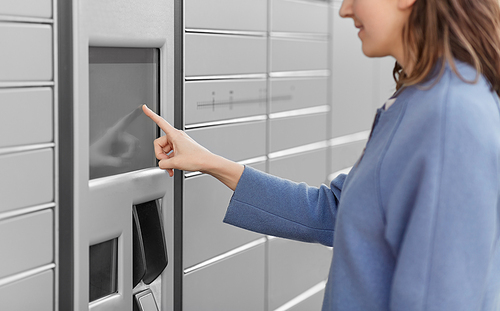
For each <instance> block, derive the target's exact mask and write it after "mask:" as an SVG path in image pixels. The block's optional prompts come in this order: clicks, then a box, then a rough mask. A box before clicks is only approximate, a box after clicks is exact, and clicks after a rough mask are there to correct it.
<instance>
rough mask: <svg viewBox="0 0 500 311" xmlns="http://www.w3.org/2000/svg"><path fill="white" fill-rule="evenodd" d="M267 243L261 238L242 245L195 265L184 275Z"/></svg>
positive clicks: (187, 269) (185, 270) (185, 271)
mask: <svg viewBox="0 0 500 311" xmlns="http://www.w3.org/2000/svg"><path fill="white" fill-rule="evenodd" d="M266 241H267V238H265V237H263V238H260V239H258V240H255V241H253V242H250V243H247V244H245V245H242V246H240V247H237V248H235V249H232V250H230V251H228V252H225V253H224V254H221V255H219V256H215V257H213V258H211V259H209V260H206V261H204V262H202V263H199V264H197V265H194V266H192V267H189V268H186V269H184V275H186V274H190V273H193V272H196V271H197V270H200V269H203V268H205V267H207V266H210V265H212V264H215V263H217V262H220V261H222V260H224V259H227V258H229V257H232V256H234V255H237V254H239V253H242V252H244V251H246V250H249V249H251V248H254V247H256V246H259V245H262V244H264V243H266Z"/></svg>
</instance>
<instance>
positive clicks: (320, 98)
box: [270, 78, 328, 112]
mask: <svg viewBox="0 0 500 311" xmlns="http://www.w3.org/2000/svg"><path fill="white" fill-rule="evenodd" d="M327 91H328V79H327V78H281V79H280V78H272V79H271V96H270V111H271V112H280V111H287V110H293V109H300V108H307V107H314V106H320V105H326V104H328V99H327Z"/></svg>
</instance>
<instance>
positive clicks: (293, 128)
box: [269, 113, 327, 152]
mask: <svg viewBox="0 0 500 311" xmlns="http://www.w3.org/2000/svg"><path fill="white" fill-rule="evenodd" d="M326 122H327V114H326V113H319V114H314V115H305V116H298V117H291V118H279V119H271V120H270V127H269V128H270V133H269V139H270V152H275V151H280V150H284V149H288V148H293V147H298V146H301V145H305V144H310V143H314V142H319V141H323V140H326V134H327V133H326Z"/></svg>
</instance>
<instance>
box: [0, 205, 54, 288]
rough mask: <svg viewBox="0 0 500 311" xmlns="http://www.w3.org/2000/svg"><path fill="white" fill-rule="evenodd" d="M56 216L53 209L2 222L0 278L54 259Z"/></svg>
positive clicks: (0, 227) (0, 224)
mask: <svg viewBox="0 0 500 311" xmlns="http://www.w3.org/2000/svg"><path fill="white" fill-rule="evenodd" d="M52 218H53V215H52V210H45V211H41V212H37V213H33V214H28V215H24V216H20V217H16V218H9V219H7V220H4V221H2V222H0V236H1V237H3V238H2V239H0V249H1V250H2V264H1V265H0V278H1V277H5V276H8V275H12V274H15V273H19V272H22V271H25V270H29V269H33V268H36V267H40V266H42V265H45V264H49V263H51V262H52V261H53V260H54V258H53V254H54V247H53V235H54V233H53V219H52Z"/></svg>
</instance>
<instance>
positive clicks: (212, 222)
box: [183, 175, 261, 268]
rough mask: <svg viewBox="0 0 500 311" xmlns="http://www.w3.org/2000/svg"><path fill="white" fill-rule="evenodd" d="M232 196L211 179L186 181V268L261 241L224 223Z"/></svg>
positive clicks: (227, 189) (206, 177)
mask: <svg viewBox="0 0 500 311" xmlns="http://www.w3.org/2000/svg"><path fill="white" fill-rule="evenodd" d="M232 194H233V192H232V191H231V190H230V189H229V188H227V187H226V186H225V185H224V184H222V183H221V182H219V181H218V180H216V179H215V178H213V177H211V176H209V175H201V176H196V177H193V178H189V179H186V180H185V181H184V234H183V240H184V244H183V246H184V262H183V263H184V265H183V266H184V268H188V267H190V266H193V265H195V264H198V263H200V262H202V261H204V260H207V259H210V258H212V257H215V256H217V255H220V254H222V253H224V252H227V251H229V250H231V249H234V248H236V247H238V246H241V245H243V244H245V243H248V242H251V241H253V240H256V239H258V238H259V237H261V235H260V234H257V233H253V232H250V231H247V230H243V229H240V228H237V227H234V226H230V225H228V224H224V223H223V222H222V219H223V218H224V215H225V213H226V209H227V205H228V203H229V200H230V199H231V196H232Z"/></svg>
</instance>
